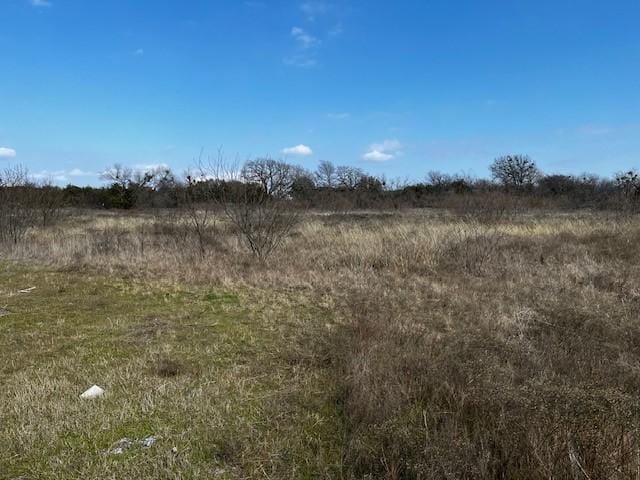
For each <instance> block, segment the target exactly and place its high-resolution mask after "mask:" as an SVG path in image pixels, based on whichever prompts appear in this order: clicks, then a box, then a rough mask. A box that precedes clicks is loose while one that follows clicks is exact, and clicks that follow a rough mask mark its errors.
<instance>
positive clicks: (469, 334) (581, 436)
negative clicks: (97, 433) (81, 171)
mask: <svg viewBox="0 0 640 480" xmlns="http://www.w3.org/2000/svg"><path fill="white" fill-rule="evenodd" d="M92 215H95V214H92ZM486 220H487V218H486V216H482V217H476V218H462V217H456V216H453V215H450V214H447V213H446V212H441V211H414V212H404V213H398V214H394V215H377V214H370V215H317V214H309V215H308V217H307V218H306V221H305V222H304V223H303V224H302V225H301V226H300V227H299V228H298V230H297V231H296V232H295V233H294V235H293V236H292V237H291V238H289V239H287V241H286V242H285V243H284V245H283V246H282V248H281V249H280V250H278V251H277V252H276V253H275V254H274V255H273V256H272V257H270V258H269V260H268V261H267V262H266V263H256V262H254V261H253V259H252V257H251V255H250V254H249V253H248V252H247V251H246V249H245V247H244V246H243V245H242V243H241V242H239V241H238V239H237V237H236V236H235V234H234V232H233V230H232V229H231V228H230V227H229V226H228V225H227V224H225V222H224V221H222V220H220V221H218V222H216V227H215V229H212V230H211V231H210V232H209V234H208V239H209V240H208V246H209V247H208V249H207V252H206V255H205V256H204V257H202V256H201V255H200V252H199V250H198V246H197V241H196V240H195V238H193V237H192V236H190V235H188V234H185V233H184V232H185V230H184V229H183V228H179V227H177V226H176V224H175V219H174V218H172V217H170V216H166V217H163V216H158V215H140V214H138V215H114V214H100V215H98V216H97V217H95V216H91V217H90V216H89V215H86V216H75V217H74V219H73V220H70V222H71V223H69V224H66V225H62V226H59V227H55V228H50V229H47V230H42V231H39V232H33V233H32V235H31V236H30V238H29V240H28V241H27V242H24V243H23V244H21V245H19V246H18V247H17V248H15V249H13V250H12V251H11V252H6V253H5V255H6V256H7V257H8V258H11V259H12V260H13V261H18V262H20V263H21V264H31V265H38V268H39V269H40V268H42V267H43V266H46V267H47V268H55V269H56V270H62V271H64V272H67V273H64V274H62V273H61V274H60V275H74V276H76V277H77V278H82V277H86V276H90V275H98V274H99V275H104V274H108V275H110V278H137V279H139V280H137V281H140V282H146V283H148V282H156V281H162V282H165V283H168V284H169V285H181V287H180V288H190V289H191V288H194V289H197V288H202V287H201V286H202V285H210V286H214V288H215V289H218V290H222V291H234V292H252V293H251V298H250V303H248V304H245V306H246V308H249V309H252V310H254V309H255V310H257V311H259V312H260V314H259V315H258V317H259V318H262V319H267V320H268V322H269V323H268V325H270V327H269V328H272V329H274V331H275V332H277V336H276V337H275V338H276V339H278V338H280V337H282V338H280V340H278V341H276V340H274V339H273V338H274V337H270V338H272V340H271V341H270V342H267V341H264V340H263V339H261V338H256V337H252V341H251V342H250V343H249V344H248V345H247V348H246V350H244V351H245V352H246V353H251V352H255V351H263V350H264V348H266V349H267V350H269V349H270V348H277V349H278V351H279V352H280V357H278V358H282V359H284V360H283V361H284V364H285V365H286V367H284V366H281V364H280V363H279V361H280V360H278V361H276V360H275V359H274V358H272V357H270V356H259V355H258V358H259V361H258V364H259V365H260V371H261V372H262V373H263V374H266V375H268V376H271V380H270V382H271V383H269V384H270V385H272V386H274V388H275V390H276V391H282V389H283V388H284V387H283V385H284V383H283V381H282V377H280V375H283V372H286V371H287V369H288V368H291V369H294V371H296V372H298V373H297V374H298V375H299V376H298V377H297V378H299V379H301V380H300V382H301V383H299V384H296V386H295V391H296V392H298V395H299V396H301V397H302V398H313V397H314V394H313V392H314V391H316V392H317V388H318V385H323V388H327V382H329V384H330V385H332V386H331V387H330V388H328V390H327V391H328V392H329V395H332V397H331V400H330V401H329V404H331V405H333V407H331V408H329V409H328V410H327V407H326V405H325V406H319V407H318V406H317V407H316V408H319V410H318V411H321V412H325V413H324V414H325V415H327V414H328V415H330V416H332V418H333V421H334V422H336V423H335V424H334V426H335V425H339V427H338V429H337V430H336V428H333V429H331V428H330V429H326V430H323V431H322V435H321V437H318V442H319V444H322V445H333V447H334V449H335V450H334V451H333V452H334V453H333V454H334V455H336V451H338V452H339V453H338V454H337V455H338V457H339V459H336V457H335V456H333V457H332V456H331V455H329V456H326V455H325V456H323V457H322V458H320V459H317V460H316V461H315V462H313V463H312V464H310V465H307V469H306V470H305V471H304V472H306V473H304V472H303V471H301V470H295V469H294V468H293V466H294V465H298V463H297V462H296V461H295V458H291V457H286V456H278V457H277V458H278V459H279V460H278V462H279V463H278V462H276V463H277V465H278V467H277V468H276V467H274V469H273V470H272V471H271V472H270V473H269V474H268V476H269V478H283V477H287V478H301V477H304V476H305V475H308V476H311V477H318V476H327V477H330V478H390V479H401V478H416V479H432V478H433V479H441V478H442V479H461V478H469V479H471V478H486V479H503V478H533V479H538V478H539V479H546V478H560V479H562V478H568V479H581V478H591V479H595V478H620V479H623V478H625V479H626V478H640V473H638V472H639V469H640V446H639V445H638V428H639V427H640V422H639V420H640V419H639V417H638V414H639V413H640V409H639V407H640V405H639V400H638V396H637V391H638V389H639V387H640V342H639V340H640V323H639V322H638V318H639V314H640V287H638V285H640V270H639V260H640V251H639V250H638V247H637V245H638V240H640V221H639V220H638V219H637V218H636V217H626V216H619V215H614V214H604V213H599V214H594V213H581V214H579V215H567V214H552V213H547V214H543V213H537V214H531V213H521V214H519V215H511V216H509V217H508V218H507V217H504V216H498V217H497V218H491V220H490V221H486ZM187 285H189V287H186V286H187ZM167 288H168V287H167ZM171 288H175V287H171ZM277 299H281V300H280V301H278V300H277ZM5 303H7V302H6V301H5V300H4V298H0V304H1V305H2V306H3V308H4V309H7V310H8V311H12V309H13V308H14V307H13V306H12V305H11V304H10V305H8V306H7V307H4V304H5ZM277 305H280V306H279V307H277V308H276V306H277ZM301 306H304V308H303V309H302V310H300V308H302V307H301ZM94 307H95V306H94ZM61 308H62V307H61ZM274 308H275V309H276V310H275V311H274ZM306 308H309V309H311V312H312V313H307V314H305V319H306V320H305V322H304V323H303V324H300V323H295V322H293V323H287V322H284V323H281V322H280V318H279V317H280V316H282V315H283V312H289V313H287V315H295V314H294V313H291V312H300V311H305V310H304V309H306ZM276 311H277V312H279V313H278V314H276V313H275V312H276ZM307 312H308V311H307ZM6 318H11V315H9V316H5V317H3V318H2V319H1V320H0V322H4V321H5V319H6ZM159 318H161V317H159ZM260 324H261V323H260V322H258V325H260ZM117 325H118V324H116V327H117ZM116 327H113V328H116ZM39 328H40V327H39V325H37V324H28V328H24V329H22V330H21V333H20V334H19V335H18V337H17V338H22V337H23V336H27V337H28V336H30V335H35V336H38V335H40V334H39V333H38V332H39ZM101 328H102V329H103V331H105V332H107V331H109V329H110V328H111V327H109V326H106V325H103V326H102V327H101ZM174 328H175V326H172V324H171V323H169V324H167V323H166V322H165V323H163V322H162V321H158V322H157V321H156V320H155V319H154V318H147V319H146V320H145V321H143V322H138V323H137V324H136V325H134V326H132V327H131V328H129V329H127V332H126V334H123V335H124V336H125V338H126V339H127V342H128V343H127V345H139V344H140V343H141V342H142V343H144V342H146V341H147V339H156V338H158V337H164V336H166V335H167V332H173V329H174ZM30 329H33V330H30ZM250 329H251V328H250ZM116 330H117V328H116ZM272 334H273V332H272ZM172 335H178V334H177V333H176V332H173V333H172ZM205 338H206V341H204V338H203V345H204V344H207V343H208V342H209V343H211V342H213V344H214V345H219V344H218V343H216V340H215V339H214V338H212V337H205ZM141 339H142V340H141ZM265 344H266V345H269V346H267V347H264V346H261V345H265ZM274 345H277V346H276V347H274ZM203 348H204V346H203ZM22 351H25V352H28V351H29V350H28V349H22ZM201 353H202V352H194V353H193V355H192V356H191V361H187V360H188V359H185V358H183V357H182V356H176V355H175V354H174V352H173V351H171V350H169V351H164V350H162V349H156V350H155V351H153V352H152V355H151V357H148V359H147V361H148V362H149V364H150V365H147V366H146V367H145V368H141V369H140V372H141V373H139V375H143V376H144V377H143V378H154V379H160V381H170V382H177V385H178V386H176V387H175V389H174V390H173V394H174V395H175V396H176V398H177V399H179V400H176V401H178V402H179V405H180V408H186V407H184V405H185V397H187V396H188V391H189V390H188V389H187V388H186V386H185V384H184V382H186V379H191V381H196V379H197V381H201V380H202V379H201V378H200V375H201V371H202V367H201V368H200V369H199V368H197V365H201V366H202V365H207V362H209V361H211V357H210V356H209V357H207V356H204V357H202V358H200V355H201ZM254 354H255V353H254ZM62 358H66V357H61V359H59V360H57V361H58V362H59V364H60V365H61V366H62V367H63V369H65V371H68V372H70V374H72V375H78V373H77V372H76V371H75V370H76V369H77V368H79V367H78V366H77V365H76V364H75V363H71V364H66V363H65V362H68V359H65V360H62ZM24 362H26V363H24ZM237 362H239V358H238V357H237V356H234V357H231V358H229V359H228V363H227V366H228V368H229V370H228V372H227V373H226V377H225V378H227V379H228V382H229V385H231V384H235V383H237V382H238V381H239V379H240V378H245V377H243V375H246V372H245V370H244V366H243V364H242V363H240V364H238V363H237ZM23 363H24V364H23ZM194 364H195V365H194ZM13 365H15V367H14V368H17V369H18V370H19V371H20V372H21V373H20V374H19V375H18V374H17V373H12V374H11V375H18V376H17V377H16V378H11V379H10V380H9V382H10V383H9V385H14V387H12V388H14V389H15V388H18V387H17V386H18V385H20V386H21V387H22V386H23V385H22V384H23V383H24V385H29V384H30V383H33V382H34V380H33V379H38V378H40V379H41V378H43V375H45V374H44V373H43V372H48V371H50V366H47V367H43V366H41V367H38V366H37V365H33V366H32V365H31V363H29V360H28V353H26V354H25V355H24V356H22V355H20V354H18V357H17V359H15V360H14V361H13ZM65 365H66V366H65ZM251 368H258V367H257V366H256V367H251ZM251 368H250V369H249V370H251ZM43 369H44V370H43ZM296 369H302V370H301V371H300V370H296ZM274 372H275V373H274ZM328 372H331V373H328ZM20 375H21V376H20ZM274 376H275V377H276V378H277V379H274ZM125 377H126V375H125ZM136 378H137V379H138V381H139V378H138V377H136ZM318 378H320V379H321V380H317V379H318ZM302 379H304V380H302ZM314 379H316V380H314ZM118 381H119V382H120V383H119V384H120V385H123V386H124V385H126V384H127V381H131V378H128V379H127V378H124V379H120V380H118ZM274 382H275V383H274ZM318 382H319V383H318ZM36 383H37V381H36ZM240 383H241V384H242V381H240ZM24 388H26V387H24ZM30 388H32V387H30ZM228 388H231V386H229V387H228ZM261 388H264V387H261ZM314 389H315V390H314ZM223 390H224V389H223ZM330 392H334V393H333V394H331V393H330ZM226 394H227V392H226V391H223V392H221V393H218V395H221V396H222V397H224V395H226ZM203 395H204V393H203ZM4 398H5V400H4V401H7V402H10V403H9V404H10V408H11V409H13V410H15V411H16V412H18V413H15V414H13V415H12V416H11V417H10V419H9V423H10V424H11V426H10V427H9V428H10V429H11V428H16V426H17V425H19V423H20V422H21V421H24V417H25V416H26V415H28V411H27V410H25V409H24V408H23V407H21V405H22V404H23V402H25V401H26V403H27V404H30V403H29V400H28V399H27V400H24V398H23V397H21V396H20V395H18V396H5V397H4ZM21 398H22V400H21ZM232 398H236V399H238V401H237V408H244V406H246V405H251V404H252V402H251V401H249V400H250V399H249V397H243V396H242V395H239V396H238V395H236V396H235V397H233V396H232ZM268 398H271V397H268ZM7 399H9V400H7ZM65 402H71V399H70V398H69V399H66V400H65ZM296 402H297V401H296V400H295V399H294V398H290V397H288V396H284V397H280V403H284V404H285V405H288V406H287V407H286V408H285V410H284V411H287V409H288V408H293V407H291V403H293V404H294V405H295V404H296ZM66 404H67V403H63V405H66ZM269 404H271V402H269ZM261 405H262V404H261ZM39 408H42V407H39ZM199 408H201V407H199ZM205 410H206V409H205ZM188 411H189V412H190V413H189V415H191V416H195V417H197V418H202V417H203V415H204V416H206V415H213V416H215V415H214V413H213V412H211V411H206V414H203V413H202V412H200V411H199V410H198V409H194V410H188ZM327 412H329V413H327ZM316 413H317V412H316ZM131 415H133V416H135V415H136V414H135V413H131ZM224 418H226V417H224ZM254 421H255V418H254V419H252V420H251V421H248V424H250V425H251V426H249V425H245V426H244V428H254V429H256V428H257V431H258V432H260V433H259V434H258V436H259V438H262V439H263V442H265V443H263V444H262V446H261V448H247V447H238V446H237V445H236V446H235V447H234V448H231V447H230V449H231V450H230V451H233V452H236V453H235V454H229V455H230V456H229V459H230V460H229V462H228V463H229V464H231V465H235V468H236V469H237V470H234V471H232V473H231V476H232V477H234V478H235V477H237V478H253V477H258V476H260V475H262V473H261V472H260V471H259V469H258V468H257V467H256V465H260V466H263V465H264V462H265V461H267V459H269V458H270V459H273V458H274V457H272V456H271V455H273V453H271V452H274V451H279V449H281V445H282V443H281V442H283V441H284V440H283V439H282V438H280V437H279V435H283V434H285V433H284V432H282V431H279V430H275V431H274V430H273V428H272V427H267V428H258V427H256V426H255V424H254V423H253V422H254ZM5 424H7V423H6V422H5ZM292 428H293V427H292ZM211 430H213V431H216V429H215V428H213V427H212V428H211ZM240 431H244V430H242V428H240ZM294 431H301V432H302V433H300V434H299V435H302V436H304V435H305V433H304V432H305V431H306V429H302V430H295V429H294ZM201 432H202V435H203V437H199V438H206V435H207V433H206V432H207V427H206V426H205V425H202V430H201ZM265 432H266V433H265ZM254 434H255V432H254ZM260 435H262V437H260ZM19 438H20V437H19V436H12V437H11V441H10V442H11V443H13V442H20V440H19ZM240 438H243V437H242V435H240ZM85 440H86V438H85ZM240 443H242V442H240ZM63 445H64V444H63ZM21 448H23V447H21ZM29 448H33V445H32V446H31V447H29ZM58 448H62V450H61V451H62V452H64V448H63V447H58ZM238 448H240V450H241V451H242V452H243V453H242V455H239V456H238V453H237V449H238ZM327 448H328V447H327ZM328 451H331V449H330V448H328ZM278 455H279V454H278ZM239 457H240V458H242V460H241V461H238V458H239ZM329 458H331V459H332V460H328V459H329ZM69 461H70V460H69ZM190 461H192V460H190ZM208 461H209V462H210V461H211V459H209V460H208ZM206 462H207V461H205V462H204V463H199V461H198V462H196V464H197V465H205V464H207V463H206ZM323 462H329V464H323ZM223 463H224V462H223ZM25 464H26V463H25ZM36 465H40V466H39V467H37V468H43V469H44V468H46V467H45V466H43V464H39V463H38V464H36ZM238 465H239V466H238ZM336 465H340V467H337V466H336ZM33 468H36V467H33ZM37 468H36V469H32V470H30V471H31V472H36V471H37ZM187 468H189V467H188V465H186V464H181V465H178V466H175V469H174V470H173V471H174V472H179V471H181V470H180V469H187ZM114 471H118V470H114ZM124 471H126V470H124ZM150 471H154V472H157V471H156V470H150ZM185 471H186V470H185ZM189 471H190V470H189ZM204 471H205V470H199V471H198V472H204ZM194 475H195V474H194ZM34 477H35V478H40V477H37V475H34ZM186 477H187V476H186V475H183V477H182V478H186ZM89 478H91V477H89ZM263 478H264V477H263Z"/></svg>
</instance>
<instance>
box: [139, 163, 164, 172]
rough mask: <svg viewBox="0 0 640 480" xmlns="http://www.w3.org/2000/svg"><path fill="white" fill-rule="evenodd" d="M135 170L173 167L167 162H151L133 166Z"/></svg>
mask: <svg viewBox="0 0 640 480" xmlns="http://www.w3.org/2000/svg"><path fill="white" fill-rule="evenodd" d="M133 169H134V170H138V171H141V172H150V171H153V170H171V167H170V166H169V165H167V164H166V163H151V164H146V165H143V164H138V165H134V166H133Z"/></svg>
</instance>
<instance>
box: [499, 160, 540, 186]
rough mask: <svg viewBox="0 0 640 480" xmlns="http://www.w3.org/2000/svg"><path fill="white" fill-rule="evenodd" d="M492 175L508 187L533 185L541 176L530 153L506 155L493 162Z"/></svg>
mask: <svg viewBox="0 0 640 480" xmlns="http://www.w3.org/2000/svg"><path fill="white" fill-rule="evenodd" d="M490 169H491V175H492V177H493V179H494V180H497V181H499V182H500V183H502V185H504V186H505V187H507V188H523V187H528V186H532V185H533V184H534V183H535V181H536V180H537V179H538V178H539V177H540V174H541V173H540V170H538V167H537V166H536V164H535V162H534V161H533V160H531V158H530V157H529V156H528V155H506V156H504V157H499V158H496V159H495V160H494V162H493V163H492V164H491V167H490Z"/></svg>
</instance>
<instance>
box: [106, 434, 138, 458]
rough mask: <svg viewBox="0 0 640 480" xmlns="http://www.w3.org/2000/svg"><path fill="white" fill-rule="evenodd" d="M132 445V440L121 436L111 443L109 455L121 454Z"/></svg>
mask: <svg viewBox="0 0 640 480" xmlns="http://www.w3.org/2000/svg"><path fill="white" fill-rule="evenodd" d="M132 446H133V442H132V441H131V440H130V439H128V438H122V439H120V440H118V441H117V442H116V443H114V444H113V445H111V448H109V451H108V452H107V453H110V454H111V455H122V454H123V453H124V452H126V451H127V450H129V449H130V448H131V447H132Z"/></svg>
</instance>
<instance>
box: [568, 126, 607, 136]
mask: <svg viewBox="0 0 640 480" xmlns="http://www.w3.org/2000/svg"><path fill="white" fill-rule="evenodd" d="M576 131H577V133H578V134H580V135H584V136H586V137H604V136H606V135H609V134H611V133H613V132H614V128H613V127H609V126H606V125H593V124H587V125H581V126H580V127H578V128H577V130H576Z"/></svg>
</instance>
